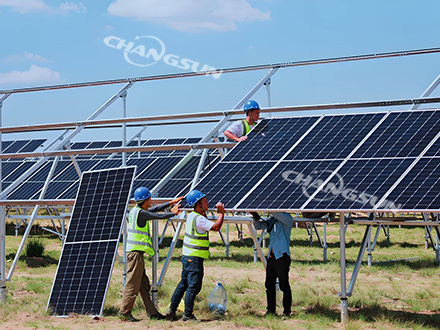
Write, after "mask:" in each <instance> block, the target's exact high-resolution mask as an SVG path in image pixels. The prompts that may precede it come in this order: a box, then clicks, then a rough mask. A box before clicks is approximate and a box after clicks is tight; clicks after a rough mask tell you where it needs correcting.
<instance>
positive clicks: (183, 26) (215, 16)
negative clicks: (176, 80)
mask: <svg viewBox="0 0 440 330" xmlns="http://www.w3.org/2000/svg"><path fill="white" fill-rule="evenodd" d="M107 12H108V13H109V14H110V15H115V16H122V17H128V18H134V19H136V20H138V21H145V22H153V23H157V24H164V25H166V26H168V27H170V28H172V29H174V30H179V31H190V32H192V31H203V30H207V29H209V30H215V31H230V30H235V29H236V28H237V23H239V22H253V21H266V20H270V19H271V18H270V12H269V11H266V12H263V11H261V10H258V9H255V8H253V7H252V6H251V4H250V3H249V2H248V1H246V0H167V1H163V0H115V1H114V2H113V3H111V4H110V5H109V7H108V8H107Z"/></svg>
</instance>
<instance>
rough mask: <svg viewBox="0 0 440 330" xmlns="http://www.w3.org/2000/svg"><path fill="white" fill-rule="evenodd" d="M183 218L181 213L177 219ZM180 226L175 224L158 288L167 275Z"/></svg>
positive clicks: (183, 214)
mask: <svg viewBox="0 0 440 330" xmlns="http://www.w3.org/2000/svg"><path fill="white" fill-rule="evenodd" d="M184 217H185V212H182V214H181V215H180V217H179V218H181V219H183V218H184ZM182 224H183V222H179V223H178V224H177V228H176V232H175V233H174V236H173V240H172V241H171V245H170V250H169V251H168V255H167V258H166V259H165V263H164V265H163V268H162V272H161V273H160V277H159V281H158V283H157V285H158V286H161V285H162V283H163V280H164V279H165V275H166V273H167V270H168V266H169V264H170V261H171V258H172V256H173V253H174V249H175V248H176V244H177V241H178V240H179V235H180V231H181V229H182Z"/></svg>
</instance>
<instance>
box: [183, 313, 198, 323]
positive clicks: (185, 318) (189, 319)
mask: <svg viewBox="0 0 440 330" xmlns="http://www.w3.org/2000/svg"><path fill="white" fill-rule="evenodd" d="M182 320H183V321H197V318H196V317H195V316H194V314H191V315H189V316H187V315H183V318H182Z"/></svg>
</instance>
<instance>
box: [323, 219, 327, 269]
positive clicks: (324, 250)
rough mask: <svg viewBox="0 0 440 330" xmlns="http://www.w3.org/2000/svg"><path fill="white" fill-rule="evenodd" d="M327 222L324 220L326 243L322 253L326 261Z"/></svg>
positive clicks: (325, 242)
mask: <svg viewBox="0 0 440 330" xmlns="http://www.w3.org/2000/svg"><path fill="white" fill-rule="evenodd" d="M327 249H328V246H327V223H326V222H324V245H323V247H322V254H323V259H324V261H327Z"/></svg>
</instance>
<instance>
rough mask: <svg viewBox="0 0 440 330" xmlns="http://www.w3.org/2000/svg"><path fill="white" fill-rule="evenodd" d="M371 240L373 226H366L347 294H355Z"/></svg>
mask: <svg viewBox="0 0 440 330" xmlns="http://www.w3.org/2000/svg"><path fill="white" fill-rule="evenodd" d="M369 242H371V226H367V227H366V228H365V233H364V238H363V239H362V243H361V248H360V249H359V254H358V257H357V259H356V264H355V266H354V270H353V274H351V279H350V284H349V285H348V290H347V296H349V297H351V295H352V294H353V289H354V285H355V284H356V279H357V276H358V274H359V269H360V268H361V265H362V259H363V257H364V254H365V250H366V247H367V243H369Z"/></svg>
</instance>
